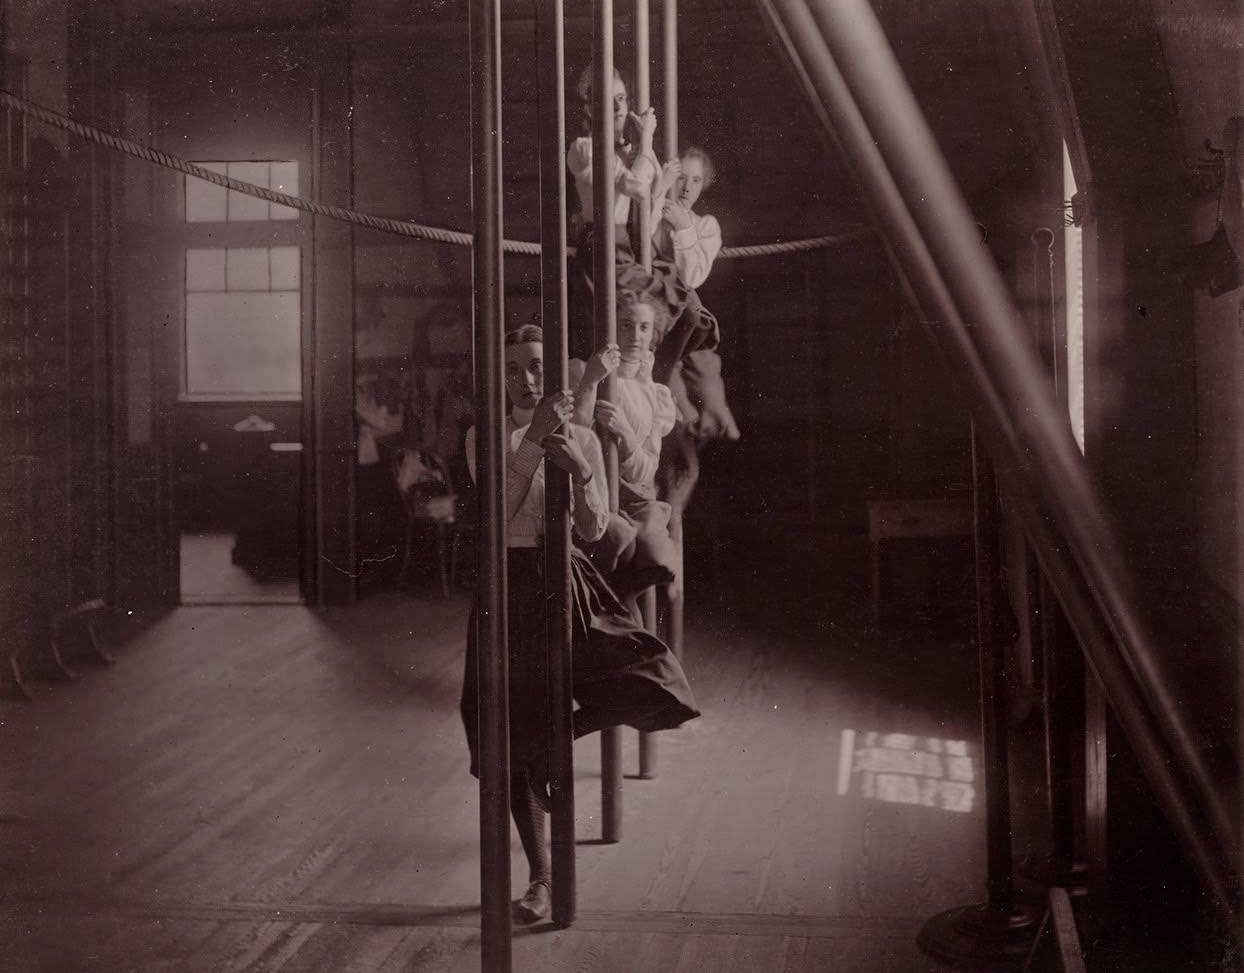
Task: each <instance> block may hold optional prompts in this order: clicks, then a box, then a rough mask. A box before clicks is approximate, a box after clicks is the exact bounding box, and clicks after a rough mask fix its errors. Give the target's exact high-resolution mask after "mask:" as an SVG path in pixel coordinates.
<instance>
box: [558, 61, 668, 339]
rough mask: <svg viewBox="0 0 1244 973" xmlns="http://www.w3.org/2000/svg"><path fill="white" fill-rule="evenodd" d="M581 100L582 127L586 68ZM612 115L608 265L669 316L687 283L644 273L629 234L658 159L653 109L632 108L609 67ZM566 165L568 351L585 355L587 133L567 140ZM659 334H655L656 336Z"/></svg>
mask: <svg viewBox="0 0 1244 973" xmlns="http://www.w3.org/2000/svg"><path fill="white" fill-rule="evenodd" d="M577 91H578V93H579V97H580V99H581V101H582V105H581V108H582V113H583V129H584V132H586V133H590V132H591V129H592V72H591V69H590V68H589V69H588V70H586V71H584V72H583V74H582V75H580V77H579V83H578V86H577ZM613 119H614V139H615V140H614V159H613V169H612V172H613V178H614V189H615V196H614V207H613V212H612V213H611V214H610V219H612V220H613V223H614V227H615V230H614V268H615V273H616V275H617V286H618V288H619V289H621V288H624V287H629V288H631V289H633V290H648V291H649V292H650V293H652V294H654V295H655V296H656V297H658V299H660V300H661V301H663V302H664V303H665V305H666V308H667V311H668V318H669V320H671V321H672V320H673V319H674V318H676V317H678V315H680V314H681V313H682V310H683V308H684V307H685V306H686V303H687V288H686V287H685V286H684V285H683V284H682V283H681V282H680V281H679V280H678V275H677V274H676V273H674V271H673V269H672V267H671V268H667V269H663V270H659V271H655V272H654V273H651V274H650V273H648V272H647V271H645V270H644V269H643V267H641V266H640V265H639V263H637V262H636V259H635V252H636V249H637V248H636V243H637V241H636V240H634V239H632V237H633V233H632V229H633V228H632V225H631V224H632V220H631V216H632V215H633V212H634V210H633V207H632V205H631V204H632V201H635V202H636V203H638V204H639V205H642V206H644V207H649V206H651V205H652V197H653V193H654V191H655V188H656V185H657V180H658V178H659V176H660V174H661V167H660V164H659V163H658V162H657V157H656V154H655V153H654V151H653V148H652V144H653V138H654V136H655V134H656V127H657V116H656V112H655V111H654V110H653V109H652V108H649V109H647V110H646V111H644V112H643V113H642V114H639V113H636V112H632V111H631V110H630V103H629V101H628V97H627V91H626V84H625V82H623V80H622V76H621V75H620V74H619V73H618V72H617V71H615V72H614V81H613ZM566 166H567V168H568V169H569V170H570V174H571V175H572V176H573V177H574V184H575V190H576V192H577V194H578V197H579V211H578V213H577V214H576V216H575V219H574V221H573V223H572V227H571V229H572V233H571V237H572V242H573V244H574V246H575V250H576V252H575V255H574V257H573V258H571V260H570V263H569V265H568V267H567V270H568V276H569V281H568V283H569V291H570V309H571V315H570V321H571V336H570V353H571V355H572V356H573V357H575V358H579V359H581V360H586V359H587V358H588V357H589V356H590V355H591V354H592V352H593V351H594V350H595V349H596V344H597V341H596V338H595V336H594V335H593V333H592V291H593V282H592V251H593V248H594V240H595V237H596V236H597V234H596V233H595V232H594V227H595V225H596V223H597V222H598V220H597V214H596V212H595V200H594V199H593V197H592V138H591V135H590V134H585V135H583V136H581V137H579V138H577V139H575V140H574V141H573V142H571V144H570V148H569V150H568V151H567V153H566ZM658 337H659V336H658Z"/></svg>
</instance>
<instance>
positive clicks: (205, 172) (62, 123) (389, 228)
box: [0, 89, 872, 258]
mask: <svg viewBox="0 0 1244 973" xmlns="http://www.w3.org/2000/svg"><path fill="white" fill-rule="evenodd" d="M0 105H4V107H6V108H9V109H12V110H13V111H17V112H20V113H21V114H23V115H27V116H29V117H30V118H34V119H36V120H38V121H40V122H43V123H44V124H45V125H51V126H52V127H53V128H59V129H61V130H62V131H65V132H69V133H70V134H72V135H76V136H78V137H79V138H83V139H86V140H87V141H89V142H95V143H96V144H98V145H102V146H105V147H106V148H109V149H113V150H114V151H116V152H123V153H125V154H126V155H130V156H133V157H134V158H136V159H143V160H144V161H146V162H150V163H152V164H154V165H157V166H163V167H164V168H166V169H173V170H176V171H177V172H182V173H185V174H186V175H188V176H194V177H195V178H196V179H202V180H203V181H204V182H210V183H212V184H213V185H216V186H221V187H223V188H225V189H232V190H233V191H234V192H239V193H244V194H246V195H247V196H254V197H255V198H257V199H263V200H267V201H268V202H269V203H276V204H277V205H279V206H288V207H289V208H290V209H297V210H301V211H303V212H304V213H314V214H315V215H316V216H325V217H328V218H329V219H333V220H341V221H342V222H344V223H353V224H354V225H356V226H365V227H368V228H369V229H372V230H379V231H381V232H382V233H395V234H397V235H398V236H406V237H414V238H415V239H418V240H432V241H434V242H436V243H448V244H452V245H454V246H459V247H469V246H471V242H472V237H471V234H470V233H463V232H462V231H461V230H447V229H445V228H443V227H438V226H425V225H424V224H422V223H414V222H411V221H409V220H395V219H391V218H389V217H387V216H375V215H373V214H371V213H360V212H358V211H357V210H352V209H346V208H344V207H341V206H328V205H326V204H324V203H317V202H315V201H314V200H310V199H303V198H302V197H301V196H291V195H289V194H288V193H282V192H277V191H276V190H275V189H268V188H267V187H266V186H256V185H254V184H253V183H249V182H243V181H242V180H240V179H233V178H232V177H230V176H226V175H225V174H224V173H220V172H213V171H212V170H211V169H204V168H203V167H202V166H197V165H195V164H194V163H193V162H187V161H186V160H185V159H182V158H179V157H177V156H175V155H171V154H170V153H168V152H162V151H161V150H159V149H156V148H153V147H151V146H149V145H143V144H142V143H140V142H135V141H133V140H131V139H127V138H122V137H121V136H119V135H113V134H112V133H111V132H105V131H104V130H103V129H99V128H96V127H95V126H94V125H87V124H86V123H84V122H79V121H76V120H75V119H72V118H69V117H68V116H66V115H62V114H60V113H59V112H55V111H52V109H50V108H46V107H44V106H43V105H38V104H35V103H34V102H32V101H27V100H26V99H25V98H19V97H18V96H17V95H15V94H13V93H12V92H9V91H5V90H3V89H0ZM871 235H872V231H871V230H866V229H861V230H853V231H850V232H847V233H838V234H833V235H830V236H819V237H811V238H809V239H805V240H787V241H783V242H778V243H766V244H759V245H756V246H750V247H722V249H721V253H720V254H719V256H720V257H722V258H730V257H762V256H770V255H773V254H780V253H797V252H799V251H804V250H820V249H824V248H829V247H836V246H841V245H843V244H847V243H854V242H855V241H857V240H862V239H865V238H867V237H869V236H871ZM503 246H504V248H505V251H506V252H507V253H519V254H525V255H527V256H532V257H538V256H539V255H540V244H538V243H530V242H527V241H525V240H505V241H503ZM569 252H571V253H573V252H574V251H573V248H570V250H569Z"/></svg>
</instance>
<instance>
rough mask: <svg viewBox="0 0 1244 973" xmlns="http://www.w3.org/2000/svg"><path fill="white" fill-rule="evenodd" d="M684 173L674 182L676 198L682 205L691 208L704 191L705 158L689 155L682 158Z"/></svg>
mask: <svg viewBox="0 0 1244 973" xmlns="http://www.w3.org/2000/svg"><path fill="white" fill-rule="evenodd" d="M681 161H682V175H680V176H679V177H678V179H677V180H676V181H675V182H674V193H675V199H676V200H677V201H678V204H679V205H680V206H685V207H686V208H687V209H691V207H693V206H694V205H695V203H696V200H697V199H699V198H700V193H702V192H704V160H703V159H701V158H700V157H699V156H695V155H688V156H683V158H682V160H681Z"/></svg>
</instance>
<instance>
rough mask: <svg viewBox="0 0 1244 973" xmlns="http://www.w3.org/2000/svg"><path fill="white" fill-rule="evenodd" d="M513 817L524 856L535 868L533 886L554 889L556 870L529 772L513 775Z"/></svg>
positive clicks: (511, 790)
mask: <svg viewBox="0 0 1244 973" xmlns="http://www.w3.org/2000/svg"><path fill="white" fill-rule="evenodd" d="M510 814H511V815H512V816H513V818H514V826H515V827H516V828H518V837H519V840H520V841H521V842H522V843H523V852H524V853H525V854H526V855H527V864H528V865H529V866H530V868H531V878H530V879H528V881H529V882H530V883H533V884H534V883H535V882H544V883H545V884H547V885H550V886H551V885H552V881H553V866H552V863H551V862H550V860H549V847H548V844H547V843H546V842H545V840H544V811H543V810H542V809H541V808H540V805H539V804H538V803H537V801H536V797H535V795H534V794H533V793H532V792H531V784H530V782H529V781H528V779H527V774H526V772H525V771H521V770H519V771H515V772H514V773H512V774H511V775H510Z"/></svg>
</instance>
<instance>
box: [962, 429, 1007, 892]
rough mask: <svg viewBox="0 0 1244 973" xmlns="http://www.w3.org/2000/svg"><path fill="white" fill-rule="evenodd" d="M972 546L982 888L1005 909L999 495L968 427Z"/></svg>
mask: <svg viewBox="0 0 1244 973" xmlns="http://www.w3.org/2000/svg"><path fill="white" fill-rule="evenodd" d="M972 548H973V559H974V561H975V563H976V641H977V648H978V650H979V653H980V673H981V676H980V678H981V731H982V732H981V736H982V748H983V751H984V754H983V757H984V764H985V789H986V797H985V847H986V856H985V857H986V862H987V865H986V867H987V874H986V878H985V885H986V890H987V891H988V894H989V905H990V906H991V907H992V908H994V909H996V910H999V911H1003V910H1005V909H1007V908H1008V907H1009V906H1010V904H1011V900H1012V899H1013V898H1014V897H1015V888H1014V881H1013V879H1012V873H1011V864H1012V860H1011V773H1010V762H1009V759H1008V754H1007V747H1006V728H1007V686H1006V664H1005V656H1004V654H1003V649H1002V647H1001V646H1000V645H999V644H998V600H999V598H1000V596H1001V589H1000V584H999V574H998V497H997V483H996V481H995V479H994V473H993V464H992V463H991V462H990V460H989V457H988V456H987V455H986V454H985V451H984V449H983V447H982V446H981V442H980V437H979V435H978V434H977V431H976V427H975V425H973V428H972Z"/></svg>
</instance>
